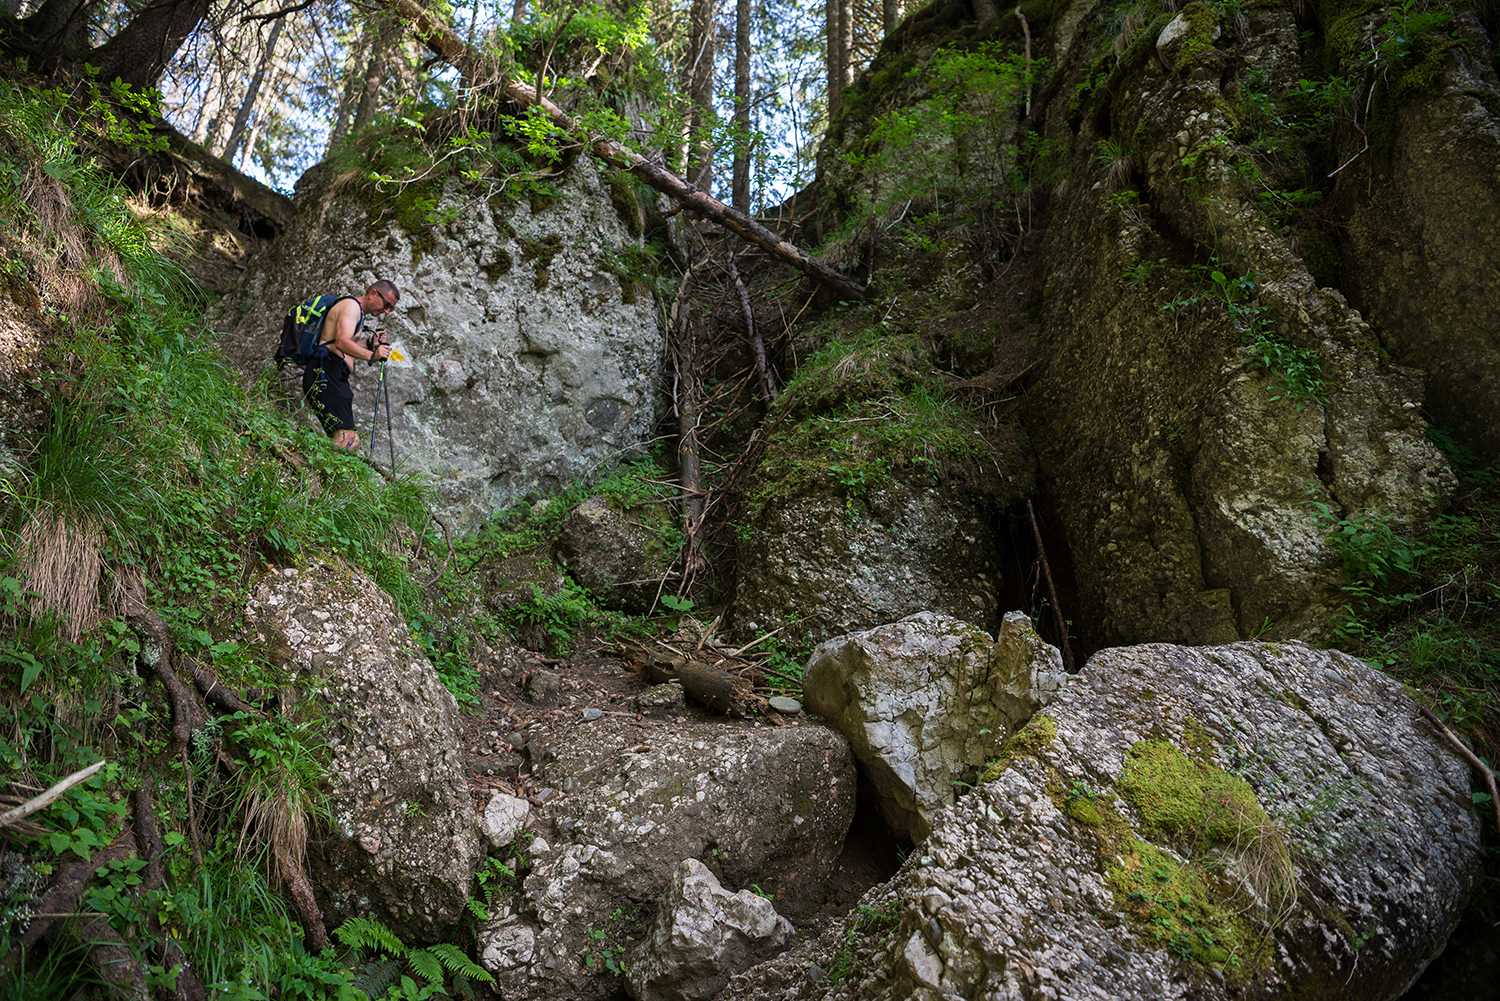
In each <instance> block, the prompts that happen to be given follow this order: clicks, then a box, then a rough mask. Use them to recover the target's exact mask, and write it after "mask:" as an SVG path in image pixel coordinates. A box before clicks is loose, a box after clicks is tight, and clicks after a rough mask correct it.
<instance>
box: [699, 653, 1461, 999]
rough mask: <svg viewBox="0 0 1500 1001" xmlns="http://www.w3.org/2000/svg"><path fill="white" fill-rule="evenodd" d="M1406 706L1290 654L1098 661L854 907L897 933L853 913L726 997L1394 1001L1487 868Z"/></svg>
mask: <svg viewBox="0 0 1500 1001" xmlns="http://www.w3.org/2000/svg"><path fill="white" fill-rule="evenodd" d="M1283 692H1291V693H1293V694H1294V698H1292V699H1291V700H1290V701H1288V700H1284V699H1283V697H1282V693H1283ZM1414 709H1415V706H1414V705H1413V704H1412V703H1411V702H1410V700H1409V698H1408V697H1407V695H1406V694H1405V692H1404V691H1403V690H1402V688H1401V686H1400V684H1399V683H1397V682H1396V681H1394V680H1392V679H1391V678H1389V677H1387V676H1385V675H1384V674H1382V673H1381V672H1379V671H1376V670H1374V669H1372V668H1370V667H1369V666H1367V665H1365V664H1364V663H1362V662H1360V661H1357V660H1355V659H1354V658H1352V657H1348V656H1346V655H1344V654H1340V653H1336V652H1326V651H1318V650H1313V649H1311V648H1308V647H1306V646H1304V645H1302V644H1299V643H1285V644H1280V645H1277V646H1269V645H1263V644H1256V643H1238V644H1234V645H1231V646H1224V647H1215V648H1211V649H1191V648H1185V647H1174V646H1169V645H1166V644H1151V645H1144V646H1138V647H1132V648H1116V649H1111V650H1105V651H1101V652H1100V653H1098V654H1096V655H1095V656H1094V657H1093V658H1092V659H1091V660H1090V661H1089V663H1088V664H1087V665H1086V666H1085V667H1084V669H1083V671H1082V672H1081V674H1080V675H1079V676H1078V677H1077V678H1074V679H1071V680H1070V681H1069V682H1068V683H1067V684H1066V685H1064V686H1063V689H1062V692H1061V694H1060V695H1059V696H1058V697H1057V698H1056V699H1054V700H1052V701H1051V702H1050V703H1048V705H1047V708H1046V724H1045V726H1043V725H1042V724H1041V723H1040V722H1039V720H1040V717H1034V718H1033V722H1032V724H1031V727H1032V728H1034V729H1031V730H1030V732H1029V733H1028V730H1024V729H1023V730H1022V731H1021V732H1020V733H1019V734H1018V735H1017V736H1016V738H1015V741H1016V742H1017V744H1020V743H1021V742H1022V741H1024V742H1025V744H1026V746H1027V747H1028V749H1029V751H1030V753H1026V754H1020V753H1016V754H1013V755H1012V757H1011V760H1010V764H1009V766H1008V767H1006V768H1004V769H1003V770H1000V771H999V773H998V774H997V775H995V776H994V778H993V779H992V780H991V781H988V782H984V783H982V784H980V785H979V786H977V787H976V788H975V789H974V790H973V791H972V792H970V793H967V794H965V795H963V796H962V797H960V798H959V799H958V802H957V803H956V804H955V805H953V806H952V807H949V808H947V809H945V810H943V811H941V812H939V813H938V815H937V816H936V817H935V818H934V820H933V824H932V828H933V830H932V834H931V835H930V836H929V837H928V838H927V840H926V841H925V842H923V843H922V845H921V846H920V848H919V849H918V850H917V851H914V852H913V853H912V860H911V861H910V862H908V863H907V865H905V866H904V867H903V868H902V870H901V872H900V873H898V874H897V876H896V877H895V879H893V880H892V881H891V883H890V884H888V885H887V886H886V887H885V888H883V889H881V890H878V891H875V892H873V893H872V894H870V895H869V896H867V897H866V898H865V900H864V901H863V903H864V904H865V906H866V907H867V908H870V909H872V910H875V909H878V911H879V912H880V913H881V914H884V915H894V916H895V919H894V921H895V924H896V929H895V931H894V933H893V934H892V933H891V930H890V921H889V920H886V921H883V922H882V923H881V925H880V926H879V927H878V928H875V927H870V928H869V930H867V927H868V923H861V921H860V916H859V915H857V914H856V915H850V917H849V918H847V919H846V920H845V922H844V923H843V924H841V925H840V926H838V927H836V928H835V929H834V930H833V932H832V933H830V934H829V935H828V936H827V937H826V938H825V939H822V940H820V941H819V942H817V943H814V944H813V945H812V946H811V947H809V948H808V949H806V950H804V951H801V952H799V953H798V954H796V955H795V956H789V957H788V958H787V959H786V960H785V961H780V962H773V963H771V964H767V965H765V966H763V967H761V968H759V969H757V970H756V971H753V972H752V973H751V974H749V975H747V976H746V977H744V978H743V979H741V980H739V981H738V982H737V983H736V984H732V985H731V988H730V990H729V991H727V992H726V993H725V994H724V995H722V996H724V997H726V998H731V999H733V998H744V999H750V998H756V997H767V996H779V997H799V996H800V997H819V996H825V995H826V994H827V993H828V990H827V986H826V985H825V984H821V983H818V982H817V978H818V977H820V976H821V975H822V973H821V971H822V970H825V969H830V968H832V965H833V963H834V962H835V961H836V957H837V956H839V955H843V954H852V955H860V956H866V957H868V958H867V960H866V962H865V965H863V966H861V967H860V968H858V969H855V970H850V971H848V972H847V973H846V974H845V977H846V979H845V981H844V983H843V984H842V985H841V986H842V988H843V989H844V990H847V992H848V993H849V995H850V996H852V997H858V998H887V999H888V998H898V997H939V996H941V995H942V994H948V995H951V996H957V997H985V996H989V995H990V994H992V993H996V986H997V985H996V984H995V973H994V971H997V970H1003V971H1015V972H1014V976H1015V979H1016V983H1017V985H1018V988H1019V989H1018V990H1016V991H1015V994H1016V996H1029V994H1030V992H1028V991H1026V990H1025V986H1024V985H1026V984H1027V983H1028V981H1030V980H1031V978H1030V977H1029V976H1028V974H1027V973H1026V972H1025V971H1027V970H1030V971H1032V972H1033V973H1034V974H1035V981H1034V984H1035V986H1036V987H1038V988H1042V987H1045V988H1047V989H1050V990H1051V991H1053V992H1055V993H1056V995H1057V996H1058V997H1060V998H1063V997H1066V998H1083V997H1107V998H1113V999H1119V1001H1148V999H1160V998H1162V997H1163V996H1168V997H1179V998H1189V997H1191V998H1197V999H1201V1001H1230V999H1234V998H1245V997H1351V998H1354V997H1358V998H1391V997H1398V996H1400V995H1401V993H1402V992H1403V991H1404V990H1405V989H1406V988H1407V986H1408V985H1409V984H1410V983H1411V982H1412V980H1413V979H1414V978H1415V977H1416V976H1417V974H1418V973H1419V972H1420V971H1421V970H1422V969H1423V968H1424V967H1425V966H1426V965H1427V963H1428V962H1429V960H1430V959H1431V958H1432V957H1433V956H1434V955H1435V954H1436V953H1437V951H1438V950H1440V949H1441V947H1442V943H1443V942H1444V940H1445V939H1446V938H1447V936H1448V934H1449V933H1450V931H1451V930H1452V928H1453V927H1454V925H1455V924H1456V923H1457V921H1458V917H1459V915H1460V913H1461V912H1462V911H1463V908H1464V901H1465V899H1466V898H1467V896H1468V895H1469V893H1470V892H1471V891H1472V889H1473V887H1474V886H1475V883H1476V881H1477V879H1478V878H1479V875H1480V872H1481V866H1482V856H1483V851H1482V850H1481V848H1480V847H1479V844H1478V841H1477V837H1478V831H1479V822H1478V820H1477V818H1476V817H1475V816H1474V813H1473V811H1472V809H1471V807H1470V804H1469V802H1468V792H1467V783H1468V777H1467V775H1466V773H1465V767H1464V765H1463V763H1462V762H1461V761H1459V760H1457V759H1456V758H1455V757H1454V756H1453V755H1452V754H1451V753H1450V752H1449V750H1448V749H1447V748H1446V747H1445V746H1444V745H1443V744H1442V743H1441V742H1440V738H1439V737H1437V736H1436V735H1435V734H1433V733H1432V732H1431V731H1429V730H1427V729H1426V728H1425V727H1424V726H1423V725H1422V724H1421V723H1420V722H1419V721H1418V720H1417V718H1416V716H1415V714H1414ZM1293 860H1295V862H1296V864H1295V866H1293V864H1292V862H1293ZM1418 874H1420V875H1418ZM867 935H879V936H881V938H880V940H879V942H878V943H877V942H871V941H870V940H868V939H867V938H866V936H867ZM882 943H883V948H880V947H875V948H872V946H876V945H878V944H882ZM810 968H811V969H815V970H816V972H810ZM1043 971H1045V972H1043ZM772 985H774V988H773V987H772ZM773 990H774V993H773ZM1038 993H1039V994H1040V992H1038Z"/></svg>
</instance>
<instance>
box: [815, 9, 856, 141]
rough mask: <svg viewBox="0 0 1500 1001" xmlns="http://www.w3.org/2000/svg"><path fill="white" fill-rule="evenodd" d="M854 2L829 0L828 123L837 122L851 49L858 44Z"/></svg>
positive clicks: (825, 25) (826, 28)
mask: <svg viewBox="0 0 1500 1001" xmlns="http://www.w3.org/2000/svg"><path fill="white" fill-rule="evenodd" d="M849 8H850V0H826V3H825V4H824V8H823V10H824V23H823V34H824V36H825V38H826V41H827V48H826V50H825V67H826V69H827V71H828V96H827V103H828V119H829V121H832V120H833V115H834V112H836V111H838V108H839V102H840V101H842V100H843V97H844V88H845V87H847V86H848V85H849V59H850V49H852V48H853V40H854V34H853V32H854V17H853V12H852V11H851V10H850V9H849Z"/></svg>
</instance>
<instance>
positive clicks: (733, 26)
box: [0, 0, 902, 210]
mask: <svg viewBox="0 0 1500 1001" xmlns="http://www.w3.org/2000/svg"><path fill="white" fill-rule="evenodd" d="M426 10H427V11H428V12H429V13H430V15H431V16H432V17H433V18H434V19H436V20H437V21H438V22H440V23H442V24H445V25H447V26H449V27H451V29H452V31H453V32H454V33H455V34H456V35H457V37H458V38H460V39H462V40H463V42H464V43H465V45H466V46H468V47H470V48H473V49H475V50H477V51H481V52H485V53H487V54H490V55H492V56H493V57H495V58H496V60H497V61H498V62H499V64H501V65H502V66H504V67H505V68H506V69H507V71H509V72H513V73H514V74H516V75H517V77H518V78H519V79H522V80H525V81H526V82H528V83H531V84H536V83H538V82H540V83H541V84H542V86H541V90H542V92H543V93H544V94H545V95H547V96H551V97H553V98H554V99H556V100H557V101H558V102H559V104H560V105H561V106H562V107H563V108H565V109H567V110H568V111H569V113H571V114H580V113H584V112H587V111H588V110H589V109H590V108H594V107H599V106H604V107H611V108H612V109H613V110H614V111H615V112H617V113H622V114H623V115H624V117H625V118H626V119H628V129H627V130H626V131H627V134H626V135H624V136H617V138H623V139H626V140H627V141H629V142H630V144H631V145H632V146H633V148H636V149H637V150H640V151H643V152H644V151H645V150H647V149H651V150H654V151H656V153H655V155H656V156H657V157H659V158H661V159H662V160H663V161H664V162H665V163H666V164H667V165H668V166H669V167H675V168H677V169H679V170H681V169H683V168H686V171H687V176H688V178H689V179H690V180H692V181H694V182H697V183H699V185H700V186H701V187H703V188H704V189H705V190H712V191H715V192H718V191H719V190H720V189H722V197H724V199H725V200H726V201H728V200H730V199H731V198H732V199H733V203H734V205H735V207H736V208H739V209H741V210H749V209H750V207H751V204H752V202H753V204H754V205H755V206H757V207H763V206H766V205H772V204H775V203H777V202H779V201H781V200H782V199H784V198H785V197H787V196H788V195H789V194H791V193H792V192H793V191H795V190H796V189H797V188H799V187H800V186H801V185H802V184H803V183H805V182H806V181H807V180H808V179H809V178H810V174H811V165H812V155H813V154H812V151H813V148H814V146H815V144H816V142H817V139H818V137H819V136H820V135H821V133H822V130H823V128H824V125H825V124H826V121H827V118H828V115H827V112H828V106H829V103H830V101H829V98H830V95H832V98H833V100H834V101H835V102H836V101H837V99H838V95H839V94H840V93H841V92H842V90H843V87H844V86H846V85H847V83H848V82H849V81H851V80H852V78H853V76H854V74H855V73H856V72H857V71H858V69H859V68H861V67H862V66H864V65H866V64H867V63H868V62H869V60H870V59H871V58H872V57H873V55H874V53H875V51H876V49H877V47H878V45H879V43H880V40H881V38H882V37H883V34H884V31H885V28H886V27H887V26H888V25H892V24H894V23H895V21H896V20H898V19H899V18H900V16H901V13H902V6H901V5H900V4H899V3H894V2H892V0H885V2H884V3H875V2H873V0H865V2H863V3H855V4H849V3H847V2H844V0H832V2H827V3H812V2H809V0H755V2H751V0H739V2H738V3H737V4H736V5H734V6H731V5H729V4H726V3H720V2H718V0H685V2H683V3H677V4H674V3H671V2H668V0H605V2H603V3H585V2H582V0H541V2H532V0H504V2H498V3H480V2H479V0H475V2H473V3H467V4H462V5H459V6H450V5H449V4H447V3H433V4H429V5H426ZM0 18H3V20H0V47H3V50H4V51H5V52H6V53H7V54H8V55H9V57H10V58H12V59H14V60H18V61H23V62H24V65H26V66H27V67H28V68H29V69H30V70H32V71H34V72H41V73H43V74H58V73H61V74H64V75H67V76H69V77H74V78H81V77H87V76H88V75H90V74H92V75H94V76H96V77H97V79H98V81H99V83H101V84H104V85H109V84H111V83H112V82H113V81H114V80H116V79H118V80H119V81H120V82H121V83H123V84H127V85H129V86H130V87H131V88H133V89H134V90H136V91H137V92H144V93H145V94H147V95H148V96H149V97H151V98H154V99H156V100H158V101H159V108H160V113H161V115H162V117H163V118H164V119H165V120H166V121H167V122H169V123H170V124H171V125H173V126H174V127H175V128H176V129H177V130H178V131H180V132H181V133H182V134H183V135H184V136H186V137H188V138H189V139H191V140H193V141H194V142H195V143H197V144H199V145H200V146H202V147H203V148H204V149H206V150H207V151H208V152H210V153H212V154H214V155H216V156H218V157H221V158H222V159H223V160H225V161H226V162H228V163H229V164H231V165H233V166H235V167H236V168H237V169H239V170H241V171H243V172H245V173H247V174H249V175H250V176H252V177H255V178H257V179H259V180H262V181H264V182H265V183H267V184H269V185H270V186H271V187H273V188H276V189H278V190H280V191H282V192H284V193H290V191H291V189H292V187H293V185H294V184H295V183H296V181H297V178H298V177H300V176H301V174H302V173H303V172H304V171H305V170H306V169H307V168H308V167H310V166H312V165H313V164H315V163H317V162H319V161H321V160H322V159H324V158H325V157H326V156H327V155H328V154H329V153H330V152H331V151H333V150H335V149H337V148H338V147H339V145H340V144H341V143H342V142H345V141H346V140H347V139H349V137H351V136H352V135H354V134H357V133H359V132H360V131H361V130H363V129H365V128H367V127H369V126H370V125H372V124H374V123H376V122H377V121H379V120H382V119H383V120H386V121H390V122H396V123H401V122H407V123H416V124H420V123H421V121H422V120H423V117H424V115H426V114H430V113H432V112H435V111H440V110H445V109H453V108H455V107H460V106H462V105H463V104H464V103H465V102H466V101H469V100H471V99H472V97H473V95H472V88H471V87H470V83H471V81H466V80H465V79H464V78H463V76H462V74H460V73H459V72H458V71H457V70H456V69H455V68H454V67H452V66H451V65H448V64H447V63H445V62H443V61H440V60H438V59H436V58H434V56H433V55H432V53H431V52H430V51H429V49H428V48H427V47H426V46H424V44H423V43H422V40H421V39H420V38H419V37H418V36H417V34H416V33H415V32H414V31H413V30H412V29H411V27H410V25H409V24H406V23H404V22H403V19H402V18H401V17H399V16H396V15H394V14H392V13H391V11H390V10H389V8H388V7H387V6H386V5H384V4H380V3H343V2H336V0H303V2H297V0H228V2H220V3H214V2H212V0H124V2H119V0H7V4H6V10H5V12H4V14H3V15H0ZM828 25H832V26H833V30H832V31H829V30H827V26H828ZM664 131H666V132H671V133H673V135H672V136H671V137H670V141H666V142H664V141H663V140H664V138H667V137H666V136H664ZM705 167H708V168H709V169H708V170H706V171H705V169H704V168H705ZM752 175H753V181H752Z"/></svg>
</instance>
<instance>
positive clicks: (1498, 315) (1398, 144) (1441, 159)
mask: <svg viewBox="0 0 1500 1001" xmlns="http://www.w3.org/2000/svg"><path fill="white" fill-rule="evenodd" d="M1453 28H1455V29H1456V30H1457V33H1458V35H1459V37H1460V38H1462V39H1464V41H1465V43H1466V44H1465V45H1459V46H1453V47H1452V48H1450V49H1448V50H1447V52H1446V53H1445V54H1444V57H1443V64H1442V72H1441V76H1440V79H1439V80H1438V81H1437V82H1436V85H1435V86H1434V88H1433V92H1432V93H1428V94H1419V95H1416V96H1414V97H1412V98H1411V99H1409V100H1407V101H1405V102H1403V103H1402V104H1401V106H1400V107H1399V108H1398V109H1397V110H1396V112H1395V114H1394V121H1393V122H1391V123H1390V126H1391V137H1390V148H1389V149H1380V150H1375V151H1372V153H1366V154H1364V155H1363V156H1360V157H1359V158H1358V159H1356V160H1354V161H1353V162H1352V163H1351V164H1350V166H1349V167H1348V169H1347V170H1346V171H1345V173H1346V174H1347V175H1348V176H1347V177H1346V178H1345V179H1344V182H1343V183H1341V184H1340V185H1339V188H1338V192H1339V209H1340V213H1341V215H1342V216H1343V217H1344V218H1345V219H1346V220H1347V224H1346V230H1345V233H1346V240H1345V242H1344V245H1343V247H1342V250H1343V274H1344V276H1345V280H1346V281H1347V282H1348V283H1349V292H1350V297H1351V299H1352V300H1353V301H1354V302H1355V303H1357V304H1358V305H1359V306H1360V308H1361V309H1362V310H1364V312H1365V315H1366V316H1368V317H1369V319H1370V322H1371V324H1373V325H1374V327H1375V330H1376V332H1377V333H1378V334H1379V336H1380V343H1381V345H1382V346H1384V347H1385V349H1386V350H1387V351H1389V352H1390V353H1391V356H1392V357H1393V358H1395V359H1396V360H1397V361H1399V362H1401V364H1403V365H1411V366H1414V367H1416V368H1420V369H1421V370H1422V371H1423V372H1425V373H1426V374H1427V387H1428V392H1427V410H1428V412H1429V413H1431V415H1432V419H1433V423H1434V424H1437V425H1439V426H1442V427H1446V428H1449V429H1451V430H1453V431H1454V432H1455V433H1456V434H1457V436H1458V439H1459V440H1460V441H1466V442H1471V443H1472V447H1473V448H1474V450H1475V451H1476V452H1477V453H1479V456H1480V459H1481V460H1482V461H1484V462H1495V461H1497V460H1500V380H1496V379H1495V378H1494V373H1495V372H1497V371H1500V310H1497V309H1496V308H1495V289H1496V288H1497V287H1500V183H1497V177H1500V86H1497V83H1496V79H1495V70H1494V67H1493V66H1492V65H1491V64H1490V62H1489V61H1488V60H1486V59H1484V58H1482V56H1479V55H1478V54H1479V53H1484V52H1487V51H1488V50H1489V48H1490V46H1491V44H1492V43H1491V41H1490V39H1488V38H1487V37H1485V34H1484V31H1483V29H1482V28H1481V27H1480V26H1479V25H1478V23H1477V22H1476V21H1475V20H1474V17H1473V15H1472V14H1468V13H1464V14H1459V15H1458V16H1457V18H1456V21H1455V23H1454V25H1453ZM1360 139H1361V137H1359V136H1357V135H1352V134H1351V135H1348V136H1345V137H1344V140H1343V142H1342V143H1341V150H1342V155H1341V156H1340V160H1341V161H1342V160H1346V159H1349V158H1351V157H1354V156H1356V154H1358V153H1360V151H1361V143H1360V141H1359V140H1360Z"/></svg>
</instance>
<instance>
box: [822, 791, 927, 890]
mask: <svg viewBox="0 0 1500 1001" xmlns="http://www.w3.org/2000/svg"><path fill="white" fill-rule="evenodd" d="M855 796H856V799H855V807H854V819H853V820H852V821H850V823H849V831H848V833H847V834H845V835H844V847H843V849H842V850H841V851H840V852H839V860H838V863H837V865H835V867H834V871H833V878H832V879H830V880H829V883H828V898H827V899H826V900H825V901H824V902H823V907H822V908H821V909H820V910H819V911H818V914H817V918H818V919H819V920H828V919H833V918H838V917H842V916H843V915H844V914H847V913H848V912H849V911H851V910H853V909H854V905H855V904H857V903H858V902H859V898H860V897H862V896H864V894H865V892H866V891H867V890H869V889H870V887H872V886H875V885H877V884H880V883H884V882H886V881H887V880H889V879H890V878H891V877H892V876H894V875H896V870H897V869H900V868H901V861H902V860H903V859H904V858H906V856H907V854H908V853H909V852H910V851H911V849H912V845H911V842H909V841H906V840H905V839H904V838H898V837H897V836H896V835H895V834H893V833H891V828H890V825H889V824H887V823H886V821H885V817H884V816H882V815H881V812H880V804H879V802H878V796H877V794H876V792H875V787H874V786H873V785H871V784H870V780H869V779H867V778H866V777H865V773H864V769H863V768H861V769H860V770H859V784H858V787H857V792H856V793H855Z"/></svg>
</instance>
